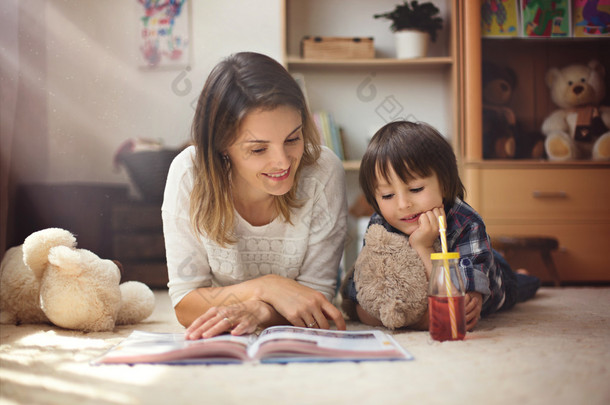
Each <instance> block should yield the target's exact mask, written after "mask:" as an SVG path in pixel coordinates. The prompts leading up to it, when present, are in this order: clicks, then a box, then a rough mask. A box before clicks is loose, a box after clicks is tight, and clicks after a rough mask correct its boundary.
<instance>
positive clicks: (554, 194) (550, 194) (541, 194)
mask: <svg viewBox="0 0 610 405" xmlns="http://www.w3.org/2000/svg"><path fill="white" fill-rule="evenodd" d="M532 196H533V197H534V198H568V193H566V192H565V191H538V190H534V191H533V192H532Z"/></svg>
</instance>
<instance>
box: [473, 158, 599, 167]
mask: <svg viewBox="0 0 610 405" xmlns="http://www.w3.org/2000/svg"><path fill="white" fill-rule="evenodd" d="M463 165H464V166H465V167H468V168H505V169H515V168H516V169H518V168H531V169H536V168H542V169H566V168H570V169H578V168H608V167H610V162H596V161H592V160H570V161H566V162H553V161H549V160H545V159H540V160H535V159H529V160H528V159H487V160H474V159H473V160H466V161H464V162H463Z"/></svg>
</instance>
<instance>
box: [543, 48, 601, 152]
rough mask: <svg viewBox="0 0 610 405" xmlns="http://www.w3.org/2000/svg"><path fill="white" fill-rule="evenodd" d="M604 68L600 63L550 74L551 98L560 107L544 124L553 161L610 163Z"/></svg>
mask: <svg viewBox="0 0 610 405" xmlns="http://www.w3.org/2000/svg"><path fill="white" fill-rule="evenodd" d="M604 76H605V69H604V66H603V65H602V64H601V63H599V62H598V61H597V60H592V61H590V62H589V63H588V64H587V65H584V64H573V65H569V66H566V67H564V68H562V69H558V68H552V69H550V70H549V71H548V72H547V75H546V83H547V85H548V86H549V89H550V91H551V99H552V100H553V102H554V103H555V104H556V105H557V106H558V107H560V108H559V109H558V110H555V111H554V112H553V113H551V114H550V115H549V116H548V117H547V118H546V119H545V120H544V122H543V123H542V132H543V133H544V134H545V135H546V141H545V148H546V153H547V156H548V157H549V159H551V160H558V161H563V160H571V159H593V160H610V107H609V106H602V105H600V103H601V102H602V100H603V99H604V97H605V93H606V84H605V81H604Z"/></svg>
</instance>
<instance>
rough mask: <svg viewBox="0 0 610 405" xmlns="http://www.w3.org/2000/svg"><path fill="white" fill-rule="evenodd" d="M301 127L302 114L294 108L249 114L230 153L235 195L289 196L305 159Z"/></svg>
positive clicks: (258, 111)
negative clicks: (302, 158) (298, 170)
mask: <svg viewBox="0 0 610 405" xmlns="http://www.w3.org/2000/svg"><path fill="white" fill-rule="evenodd" d="M302 127H303V121H302V119H301V114H300V112H299V111H298V110H296V109H294V108H292V107H287V106H281V107H277V108H275V109H273V110H260V109H259V110H254V111H252V112H250V113H249V114H247V115H246V116H245V117H244V119H243V120H242V123H241V125H240V127H239V129H238V134H237V138H236V140H235V142H234V143H233V144H232V145H231V146H229V148H228V150H227V154H228V156H229V159H230V161H231V174H232V182H233V193H234V194H235V193H238V194H239V195H242V196H243V195H247V196H249V197H251V198H263V197H266V196H270V195H273V196H279V195H283V194H286V193H287V192H289V191H290V189H291V188H292V186H293V184H294V178H295V174H296V171H297V168H298V167H299V163H300V162H301V157H302V156H303V150H304V141H303V133H302Z"/></svg>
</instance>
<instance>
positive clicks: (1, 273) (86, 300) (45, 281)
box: [0, 228, 155, 332]
mask: <svg viewBox="0 0 610 405" xmlns="http://www.w3.org/2000/svg"><path fill="white" fill-rule="evenodd" d="M120 278H121V274H120V270H119V268H118V267H117V265H116V264H115V263H114V262H112V261H111V260H104V259H100V258H99V257H98V256H96V255H95V254H94V253H92V252H90V251H88V250H86V249H77V248H76V238H75V237H74V235H72V234H71V233H70V232H68V231H66V230H63V229H59V228H48V229H44V230H41V231H38V232H34V233H33V234H31V235H30V236H28V237H27V238H26V239H25V241H24V243H23V245H21V246H17V247H13V248H11V249H9V250H8V251H7V252H6V254H5V256H4V258H3V259H2V264H1V266H0V323H3V324H21V323H46V322H51V323H53V324H55V325H57V326H60V327H62V328H66V329H75V330H81V331H86V332H93V331H109V330H112V329H114V327H115V325H126V324H133V323H138V322H140V321H142V320H144V319H145V318H147V317H148V316H149V315H150V314H151V313H152V311H153V309H154V306H155V296H154V294H153V292H152V291H151V290H150V288H148V286H146V285H145V284H143V283H140V282H137V281H129V282H126V283H123V284H121V285H119V282H120Z"/></svg>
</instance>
